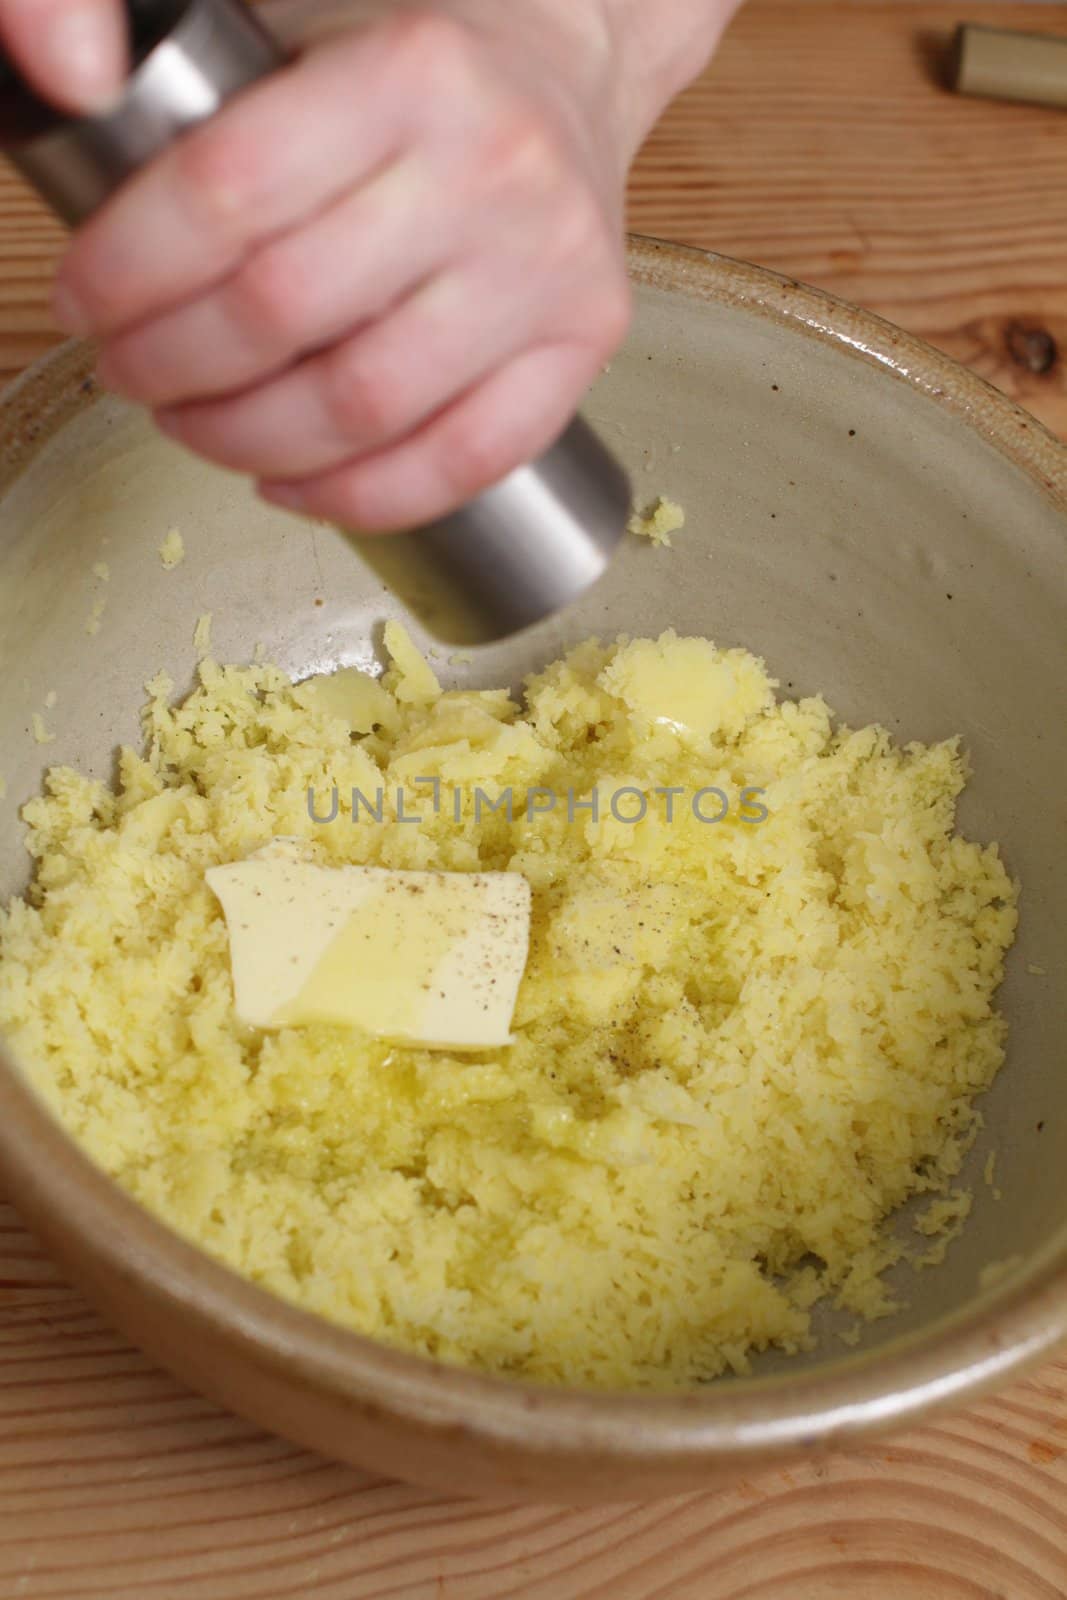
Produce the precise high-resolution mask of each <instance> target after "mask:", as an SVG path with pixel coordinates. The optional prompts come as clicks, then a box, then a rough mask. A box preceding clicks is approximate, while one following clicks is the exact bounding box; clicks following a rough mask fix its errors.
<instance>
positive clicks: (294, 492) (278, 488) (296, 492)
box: [259, 483, 307, 511]
mask: <svg viewBox="0 0 1067 1600" xmlns="http://www.w3.org/2000/svg"><path fill="white" fill-rule="evenodd" d="M259 492H260V495H261V496H262V498H263V499H264V500H269V501H270V503H271V505H272V506H281V507H282V509H283V510H285V511H302V510H303V509H304V507H305V506H306V505H307V494H306V493H305V491H304V490H303V489H302V488H301V487H300V485H299V484H298V483H261V484H260V485H259Z"/></svg>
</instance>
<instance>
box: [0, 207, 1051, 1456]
mask: <svg viewBox="0 0 1067 1600" xmlns="http://www.w3.org/2000/svg"><path fill="white" fill-rule="evenodd" d="M629 257H630V267H631V273H632V276H633V278H634V280H635V281H636V282H637V283H638V284H642V285H645V286H647V287H649V288H652V289H664V290H667V291H671V292H675V293H681V294H684V295H686V296H687V297H689V298H695V299H698V300H704V301H710V302H714V303H717V304H727V305H731V306H735V307H737V308H739V309H742V310H744V311H746V312H748V313H752V314H755V315H758V316H762V317H764V318H768V319H770V320H773V321H777V322H780V323H785V324H788V325H789V326H790V327H791V328H793V329H794V330H800V331H801V332H803V333H805V334H806V335H808V336H810V337H811V338H813V339H815V340H817V341H819V342H822V343H831V344H833V345H835V346H836V347H838V348H839V349H840V350H842V351H844V352H846V353H847V354H848V355H849V356H850V357H851V358H853V359H855V360H858V361H863V362H866V363H875V364H877V365H879V366H881V367H882V368H883V369H884V370H886V371H887V372H888V373H889V374H890V375H891V376H892V377H893V378H894V379H895V380H896V381H900V382H905V383H907V384H909V385H910V386H911V387H912V388H913V389H917V390H919V391H920V392H922V393H923V394H925V395H926V396H927V397H928V398H929V399H930V400H931V401H932V402H934V403H937V404H939V405H941V406H943V407H945V408H947V409H949V410H951V411H953V412H955V413H956V414H957V415H959V416H960V417H962V418H963V419H964V420H965V421H966V422H967V423H968V424H969V425H970V426H971V427H972V428H974V429H975V430H976V431H977V432H978V433H979V434H980V435H982V437H983V438H985V439H986V440H987V441H988V442H989V443H990V444H991V445H992V446H993V447H994V448H995V449H997V450H998V451H999V452H1000V453H1001V454H1003V455H1005V456H1006V457H1008V458H1009V459H1010V460H1011V461H1012V462H1013V463H1014V464H1015V465H1016V466H1018V467H1020V468H1021V469H1022V470H1023V471H1024V472H1025V473H1026V475H1027V476H1028V477H1029V478H1030V479H1031V480H1032V481H1036V483H1037V484H1038V485H1039V486H1040V487H1041V488H1042V489H1043V490H1044V492H1045V493H1046V494H1047V495H1048V496H1049V497H1050V498H1051V499H1052V500H1053V502H1054V503H1055V504H1056V506H1057V507H1058V509H1060V510H1061V511H1062V512H1064V514H1065V516H1067V448H1065V446H1064V445H1063V444H1062V443H1061V442H1060V441H1059V440H1058V439H1056V438H1055V436H1054V435H1053V434H1051V433H1050V432H1049V431H1048V430H1047V429H1045V428H1044V427H1043V425H1042V424H1041V423H1040V422H1039V421H1037V419H1035V418H1034V417H1032V416H1031V415H1030V414H1029V413H1027V412H1025V411H1024V410H1022V408H1021V407H1019V406H1018V405H1016V404H1015V403H1014V402H1013V401H1012V400H1010V399H1009V398H1008V397H1007V396H1005V395H1003V394H1002V393H1000V391H998V390H996V389H994V388H993V387H992V386H991V385H990V384H988V383H986V382H985V381H984V380H983V379H981V378H979V377H977V376H976V375H975V374H974V373H971V372H969V371H967V370H966V369H964V368H962V367H960V366H958V365H957V364H956V363H955V362H954V361H952V360H951V359H950V358H949V357H947V356H945V355H943V354H942V353H941V352H939V351H937V350H935V349H933V348H932V347H931V346H929V345H927V344H925V343H924V342H923V341H921V340H919V339H917V338H915V337H913V336H911V335H909V334H907V333H904V332H903V331H902V330H900V329H898V328H896V327H894V326H893V325H892V324H890V323H888V322H885V321H883V320H882V319H881V318H879V317H877V316H875V315H874V314H873V313H870V312H867V311H863V310H860V309H859V308H857V307H853V306H849V305H847V304H845V303H843V302H841V301H839V300H837V299H835V298H834V297H833V296H831V295H828V294H826V293H824V292H823V291H821V290H817V289H814V288H811V287H808V286H806V285H803V284H800V283H797V282H796V281H795V280H792V279H787V278H783V277H780V276H778V275H776V274H774V273H772V272H769V271H766V270H765V269H762V268H759V267H755V266H751V265H748V264H746V263H741V262H736V261H732V260H730V259H728V258H726V257H722V256H717V255H713V254H710V253H708V252H706V251H702V250H698V249H694V248H691V247H686V246H680V245H676V244H668V243H665V242H662V241H659V240H654V239H645V238H632V239H631V240H630V246H629ZM91 370H92V356H91V351H90V350H89V348H88V347H87V346H84V345H80V344H77V343H73V342H72V343H68V344H66V345H63V346H61V347H60V348H59V349H58V350H57V351H54V352H52V353H51V354H50V355H48V356H46V357H45V358H44V359H43V361H41V362H38V363H37V364H36V365H35V366H34V367H32V368H31V369H29V371H28V372H26V373H24V374H23V375H22V376H21V377H20V378H18V379H16V380H15V382H14V384H12V385H9V387H8V388H7V389H6V390H5V391H4V392H3V394H2V395H0V492H2V491H3V486H4V480H8V481H10V480H11V479H12V478H13V477H17V476H18V474H19V472H20V471H21V470H22V469H23V468H24V467H25V466H26V465H27V464H28V463H29V461H31V460H32V459H33V456H34V455H35V454H36V453H37V451H38V450H39V449H40V448H41V446H42V444H43V443H44V442H45V441H46V440H47V439H48V438H49V437H50V436H51V435H52V434H54V433H55V432H56V431H57V430H58V429H59V428H60V427H62V425H63V424H64V423H65V422H66V421H67V420H69V419H70V417H71V416H73V415H74V414H76V413H77V412H78V411H79V410H82V409H85V408H87V407H88V406H89V405H91V404H92V403H93V401H94V399H95V398H96V396H97V392H98V391H97V390H96V386H95V385H94V384H93V382H92V380H91V377H90V376H89V374H90V373H91ZM0 1182H2V1184H3V1187H4V1189H5V1191H6V1192H7V1194H9V1195H10V1196H11V1197H12V1199H13V1201H14V1203H15V1205H16V1208H17V1209H20V1210H24V1211H25V1213H26V1215H27V1218H28V1220H29V1221H30V1223H31V1225H38V1226H39V1228H40V1231H41V1233H42V1234H43V1235H44V1236H45V1237H46V1239H48V1240H49V1242H50V1243H51V1245H52V1247H53V1249H54V1251H55V1254H56V1255H57V1256H58V1257H59V1258H60V1259H63V1258H64V1254H65V1252H64V1247H63V1236H62V1230H61V1229H59V1230H58V1231H57V1225H56V1223H55V1220H54V1219H57V1218H63V1219H66V1221H67V1223H68V1224H69V1222H70V1219H75V1220H74V1225H73V1228H72V1229H71V1233H72V1235H73V1236H75V1237H76V1238H77V1240H78V1246H79V1257H80V1260H81V1261H82V1263H83V1266H84V1263H85V1262H86V1261H88V1262H90V1263H91V1265H92V1267H93V1268H94V1271H95V1269H97V1268H98V1269H99V1273H98V1276H100V1277H101V1278H104V1277H111V1278H114V1277H115V1276H116V1275H119V1276H121V1277H122V1278H123V1279H125V1280H126V1281H127V1282H130V1283H133V1284H135V1285H136V1286H137V1289H138V1291H139V1292H140V1294H141V1295H142V1297H144V1298H146V1299H147V1300H148V1301H150V1302H152V1303H153V1304H154V1305H155V1307H156V1308H157V1309H160V1310H162V1311H163V1312H164V1314H165V1313H166V1312H167V1311H170V1312H171V1313H173V1314H178V1313H180V1314H181V1316H182V1317H183V1318H184V1319H187V1320H189V1321H191V1322H192V1323H193V1324H199V1325H200V1326H201V1327H203V1328H204V1329H205V1330H207V1329H211V1330H213V1331H215V1332H217V1333H219V1334H220V1335H224V1337H225V1339H226V1341H227V1343H228V1345H229V1347H230V1349H231V1350H232V1351H233V1352H234V1353H235V1354H238V1355H239V1356H240V1357H241V1358H242V1359H243V1360H244V1361H246V1362H247V1363H248V1365H249V1367H250V1368H251V1369H255V1370H257V1371H259V1372H261V1373H262V1372H267V1373H274V1374H276V1375H279V1376H283V1377H288V1378H293V1377H296V1378H298V1380H299V1381H300V1383H301V1385H302V1387H303V1388H304V1389H305V1390H311V1391H314V1392H317V1393H318V1394H319V1395H321V1396H323V1397H326V1398H328V1399H332V1400H335V1401H337V1402H342V1401H345V1400H347V1401H350V1402H352V1403H354V1404H356V1405H357V1406H360V1407H362V1408H364V1409H365V1410H366V1409H371V1410H373V1412H374V1413H375V1414H377V1415H378V1416H380V1417H383V1418H386V1419H391V1420H395V1421H406V1422H409V1423H413V1424H416V1425H418V1426H421V1427H423V1428H429V1429H431V1430H434V1431H438V1432H440V1433H446V1432H455V1431H457V1430H461V1431H462V1433H463V1434H464V1435H465V1436H466V1437H467V1439H468V1440H472V1441H482V1442H483V1443H486V1444H494V1443H495V1444H499V1445H507V1446H510V1447H512V1448H514V1447H516V1446H518V1447H520V1448H521V1449H522V1450H523V1451H524V1452H525V1453H526V1454H527V1456H529V1457H530V1458H534V1457H541V1458H549V1457H551V1458H552V1459H553V1460H554V1461H559V1460H560V1459H561V1458H567V1457H574V1458H579V1457H584V1458H588V1457H589V1456H590V1454H595V1455H598V1456H600V1457H602V1458H603V1459H605V1460H610V1461H612V1462H613V1463H618V1462H625V1461H630V1462H639V1463H641V1464H642V1465H643V1466H646V1467H647V1466H651V1467H653V1468H654V1467H655V1464H656V1462H657V1461H662V1462H664V1463H667V1462H675V1463H677V1462H680V1461H687V1462H701V1463H709V1462H711V1461H714V1460H716V1459H720V1460H730V1461H731V1462H732V1463H734V1464H737V1465H741V1464H742V1463H751V1462H754V1461H758V1460H760V1459H762V1458H767V1457H772V1456H773V1457H780V1456H782V1455H783V1454H788V1453H792V1452H797V1451H800V1450H806V1449H813V1448H818V1449H826V1448H830V1447H836V1446H839V1445H841V1444H842V1443H844V1442H845V1441H846V1440H857V1439H861V1438H865V1437H869V1436H872V1435H875V1434H878V1433H880V1432H883V1431H885V1429H886V1428H888V1427H890V1426H893V1427H900V1426H902V1425H904V1424H905V1423H907V1422H909V1421H912V1420H915V1419H916V1418H918V1417H919V1416H921V1415H923V1414H926V1413H928V1412H930V1411H932V1410H934V1409H937V1408H939V1407H942V1406H944V1405H947V1404H951V1403H957V1402H959V1401H960V1400H962V1399H964V1398H974V1397H977V1396H978V1395H980V1394H982V1393H985V1392H987V1391H988V1390H990V1389H991V1388H993V1387H995V1386H997V1385H999V1384H1000V1383H1002V1382H1004V1380H1005V1379H1007V1378H1008V1377H1009V1376H1011V1375H1014V1374H1016V1373H1017V1372H1019V1371H1020V1370H1021V1369H1022V1368H1024V1367H1025V1366H1027V1365H1030V1364H1032V1363H1033V1362H1035V1361H1037V1360H1038V1359H1040V1358H1041V1357H1042V1356H1044V1355H1045V1354H1047V1353H1048V1352H1049V1351H1050V1350H1051V1349H1053V1348H1054V1346H1055V1345H1056V1344H1057V1343H1058V1342H1059V1341H1060V1340H1062V1339H1063V1338H1064V1337H1065V1335H1067V1226H1065V1227H1064V1228H1063V1229H1061V1230H1060V1232H1059V1233H1058V1234H1057V1235H1056V1236H1055V1237H1054V1238H1053V1239H1052V1241H1051V1242H1050V1243H1049V1244H1048V1245H1047V1246H1046V1247H1045V1248H1044V1249H1043V1251H1042V1252H1041V1254H1040V1256H1038V1257H1034V1258H1033V1259H1032V1260H1031V1261H1030V1262H1029V1263H1028V1266H1027V1270H1026V1272H1025V1274H1024V1275H1022V1276H1020V1277H1018V1278H1015V1279H1013V1280H1010V1281H1006V1282H1005V1283H1003V1284H1001V1285H1000V1286H999V1287H998V1288H997V1289H995V1290H987V1291H986V1292H985V1294H984V1295H983V1294H981V1293H980V1294H978V1295H977V1296H976V1297H975V1299H974V1300H973V1301H971V1302H970V1303H969V1304H968V1305H967V1306H966V1307H964V1308H963V1309H961V1310H958V1311H956V1312H954V1313H952V1314H951V1315H949V1316H947V1317H944V1318H942V1319H940V1320H939V1321H938V1322H936V1323H935V1324H934V1325H933V1326H932V1327H931V1328H929V1329H925V1330H919V1331H917V1332H914V1333H912V1334H909V1335H907V1336H902V1337H900V1338H898V1339H896V1340H893V1341H891V1342H890V1343H889V1344H888V1345H886V1346H883V1347H881V1348H880V1349H876V1350H874V1351H871V1352H864V1353H855V1354H851V1355H846V1356H835V1357H834V1358H833V1359H832V1361H829V1362H827V1363H826V1364H825V1365H823V1364H820V1365H818V1366H815V1367H806V1368H804V1369H802V1370H798V1371H797V1372H795V1373H793V1372H789V1371H785V1372H778V1373H775V1374H773V1375H767V1376H761V1377H755V1378H750V1379H745V1380H744V1381H743V1382H740V1383H735V1382H733V1381H732V1380H727V1381H725V1382H721V1383H714V1384H710V1385H709V1386H708V1387H707V1388H706V1389H703V1390H701V1389H697V1390H688V1391H685V1392H682V1393H669V1394H656V1393H636V1392H632V1391H631V1392H620V1391H606V1390H581V1389H571V1388H556V1387H551V1386H547V1385H542V1384H531V1383H528V1382H526V1381H516V1380H513V1379H508V1378H504V1377H498V1376H493V1375H487V1374H483V1373H479V1372H476V1371H472V1370H468V1369H465V1368H462V1367H458V1366H450V1365H446V1364H445V1363H442V1362H439V1361H437V1360H434V1359H432V1358H429V1357H423V1356H419V1355H416V1354H413V1353H409V1352H407V1351H404V1350H399V1349H394V1348H391V1347H389V1346H386V1345H383V1344H380V1343H378V1342H377V1341H375V1340H373V1339H371V1338H369V1337H367V1336H365V1335H362V1334H359V1333H356V1332H353V1331H350V1330H348V1329H345V1328H342V1327H339V1326H336V1325H334V1324H331V1323H329V1322H327V1321H326V1320H324V1319H322V1318H320V1317H319V1316H317V1315H315V1314H314V1313H311V1312H308V1311H304V1310H301V1309H299V1308H298V1307H296V1306H294V1305H292V1304H290V1303H288V1302H286V1301H284V1300H282V1299H280V1298H279V1297H277V1296H276V1295H274V1294H273V1293H271V1292H269V1291H268V1290H266V1289H262V1288H260V1287H258V1286H257V1285H255V1284H254V1283H252V1282H250V1281H248V1280H246V1279H244V1278H243V1277H241V1276H240V1275H239V1274H237V1273H236V1272H234V1271H233V1270H231V1269H230V1268H228V1267H226V1266H224V1265H222V1264H221V1263H220V1262H218V1261H216V1260H215V1259H213V1258H212V1257H211V1256H209V1255H208V1254H207V1253H206V1252H204V1251H202V1250H201V1249H200V1248H199V1247H198V1246H195V1245H193V1244H191V1243H189V1242H188V1241H186V1240H185V1239H184V1238H182V1237H181V1236H180V1235H179V1234H177V1233H176V1232H174V1231H172V1229H171V1228H170V1227H169V1226H168V1225H166V1224H165V1223H163V1222H162V1221H159V1220H157V1219H156V1218H155V1216H153V1215H152V1214H150V1213H149V1212H148V1211H146V1210H144V1209H143V1208H142V1207H141V1205H140V1204H139V1203H138V1202H137V1201H135V1200H133V1199H132V1197H130V1196H129V1195H127V1194H126V1193H125V1192H124V1191H123V1190H121V1189H120V1188H119V1187H118V1185H117V1184H116V1183H115V1182H114V1181H113V1180H112V1179H111V1178H110V1177H108V1176H107V1175H106V1174H105V1173H104V1172H103V1171H102V1170H101V1169H99V1168H97V1167H96V1166H95V1164H94V1163H92V1162H91V1161H90V1159H89V1158H88V1156H86V1155H85V1154H84V1153H83V1152H82V1151H81V1149H80V1148H78V1147H77V1146H76V1144H75V1143H74V1141H73V1140H72V1139H71V1138H70V1136H69V1135H68V1134H67V1133H66V1132H65V1131H64V1129H63V1128H62V1126H61V1125H60V1124H59V1122H58V1121H57V1120H56V1119H55V1118H54V1117H53V1115H52V1113H51V1112H50V1111H49V1110H48V1109H47V1108H46V1106H45V1104H44V1102H43V1101H42V1100H41V1099H39V1097H38V1095H37V1093H36V1091H34V1090H33V1089H32V1088H31V1087H30V1086H29V1084H28V1083H27V1082H26V1081H25V1080H24V1079H23V1078H22V1076H21V1074H20V1073H19V1071H18V1069H17V1068H16V1067H15V1065H14V1063H13V1062H12V1060H11V1059H10V1057H9V1056H6V1055H5V1054H4V1052H3V1050H2V1048H0ZM75 1275H76V1276H77V1275H78V1274H77V1273H76V1274H75ZM81 1275H82V1276H84V1275H85V1274H84V1270H83V1271H82V1274H81Z"/></svg>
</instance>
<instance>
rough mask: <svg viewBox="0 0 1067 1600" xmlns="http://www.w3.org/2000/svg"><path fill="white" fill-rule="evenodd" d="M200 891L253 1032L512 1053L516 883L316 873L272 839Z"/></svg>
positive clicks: (522, 963)
mask: <svg viewBox="0 0 1067 1600" xmlns="http://www.w3.org/2000/svg"><path fill="white" fill-rule="evenodd" d="M206 878H207V882H208V885H209V886H210V888H211V889H212V890H213V891H214V893H215V894H216V895H217V896H218V899H219V902H220V903H221V905H222V909H223V913H224V915H225V917H226V926H227V929H228V932H229V936H230V961H231V967H232V972H233V986H234V998H235V1003H236V1008H237V1014H238V1016H239V1017H240V1018H241V1020H242V1021H243V1022H246V1023H248V1024H249V1025H250V1026H252V1027H256V1028H285V1027H301V1026H306V1025H307V1024H309V1023H313V1022H327V1023H337V1024H342V1025H347V1026H354V1027H358V1028H361V1029H363V1030H364V1032H366V1033H370V1034H374V1035H376V1036H377V1037H379V1038H383V1039H389V1040H394V1041H396V1042H397V1043H404V1044H411V1045H418V1046H421V1047H422V1048H424V1049H443V1050H488V1049H493V1048H495V1047H496V1046H499V1045H506V1044H509V1043H510V1042H511V1034H510V1028H511V1019H512V1016H513V1014H514V1011H515V1000H516V997H517V995H518V989H519V983H520V982H521V980H522V975H523V972H524V970H525V967H526V960H527V956H528V954H529V940H530V886H529V884H528V883H527V881H526V879H525V878H524V877H522V876H521V874H519V873H516V872H479V873H466V872H399V871H392V870H390V869H389V868H386V867H320V866H318V865H316V864H315V863H314V862H312V861H310V860H308V859H307V856H306V853H305V852H304V850H303V848H302V846H301V845H300V844H299V842H297V841H289V840H276V841H275V842H274V843H273V844H270V845H267V846H266V847H265V849H263V850H259V851H256V853H255V854H254V855H251V856H249V857H248V858H247V859H246V860H244V861H240V862H236V863H234V864H233V865H232V866H224V867H213V868H212V869H211V870H210V871H209V872H208V873H207V874H206Z"/></svg>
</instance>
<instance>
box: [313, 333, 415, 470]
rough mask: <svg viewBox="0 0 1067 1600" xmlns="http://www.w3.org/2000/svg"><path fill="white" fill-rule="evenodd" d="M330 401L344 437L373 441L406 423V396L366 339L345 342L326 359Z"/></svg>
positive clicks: (382, 437) (356, 440)
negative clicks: (375, 357)
mask: <svg viewBox="0 0 1067 1600" xmlns="http://www.w3.org/2000/svg"><path fill="white" fill-rule="evenodd" d="M325 383H326V403H327V407H328V410H329V414H330V416H331V418H332V419H333V422H334V425H335V427H336V428H337V430H338V432H339V433H340V434H341V435H342V437H343V438H345V439H348V440H351V441H352V442H353V443H357V444H362V445H371V444H376V443H380V442H382V441H384V440H386V439H389V438H392V437H393V436H394V435H395V434H396V433H398V432H399V431H400V430H401V429H402V427H403V421H404V397H403V393H402V390H401V386H400V383H399V380H398V378H397V376H396V374H395V371H393V370H392V369H391V368H390V367H388V366H386V365H385V364H382V363H379V362H376V361H374V360H373V359H371V358H370V357H369V355H368V353H367V350H366V348H365V342H364V341H360V340H357V341H356V342H355V343H354V344H350V345H345V346H342V347H341V348H340V349H339V350H337V351H335V352H334V354H333V355H332V356H331V357H329V358H328V359H327V361H326V371H325Z"/></svg>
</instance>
